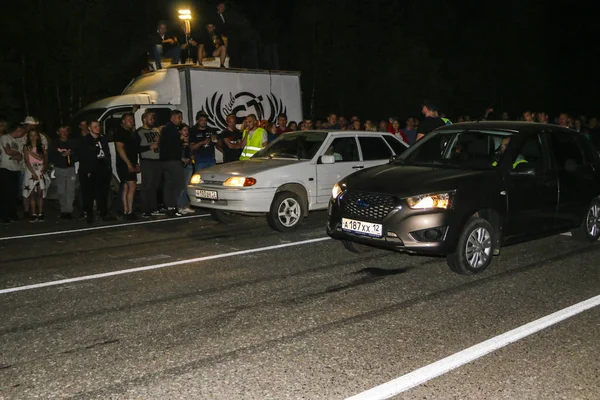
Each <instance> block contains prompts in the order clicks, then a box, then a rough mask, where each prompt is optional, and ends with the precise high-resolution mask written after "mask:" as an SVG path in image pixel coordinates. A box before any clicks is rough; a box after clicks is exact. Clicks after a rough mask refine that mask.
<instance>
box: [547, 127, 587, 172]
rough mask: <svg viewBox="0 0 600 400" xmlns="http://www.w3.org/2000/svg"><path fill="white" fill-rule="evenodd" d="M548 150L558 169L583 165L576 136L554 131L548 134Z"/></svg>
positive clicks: (581, 153)
mask: <svg viewBox="0 0 600 400" xmlns="http://www.w3.org/2000/svg"><path fill="white" fill-rule="evenodd" d="M549 139H550V149H551V152H552V155H553V156H554V160H555V161H556V164H557V167H558V169H565V167H566V166H567V165H568V164H573V163H574V165H583V164H584V158H583V152H582V150H581V147H580V145H579V143H578V141H577V137H576V135H573V134H571V133H567V132H561V131H554V132H551V133H550V134H549Z"/></svg>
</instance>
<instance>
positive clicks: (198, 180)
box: [190, 174, 202, 185]
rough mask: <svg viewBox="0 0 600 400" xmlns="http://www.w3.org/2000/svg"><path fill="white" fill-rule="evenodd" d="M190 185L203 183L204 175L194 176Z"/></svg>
mask: <svg viewBox="0 0 600 400" xmlns="http://www.w3.org/2000/svg"><path fill="white" fill-rule="evenodd" d="M190 183H191V184H192V185H197V184H199V183H202V175H200V174H194V175H192V179H190Z"/></svg>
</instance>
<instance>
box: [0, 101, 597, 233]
mask: <svg viewBox="0 0 600 400" xmlns="http://www.w3.org/2000/svg"><path fill="white" fill-rule="evenodd" d="M136 109H137V108H136V107H134V109H133V110H132V112H130V113H125V114H124V115H123V116H122V118H121V125H120V127H119V128H118V130H117V132H115V134H114V151H111V146H110V145H109V143H108V141H107V138H106V136H105V135H103V133H102V132H101V126H100V123H99V122H98V121H95V120H93V121H81V123H80V124H79V131H78V132H76V134H75V135H73V136H76V137H73V138H72V137H71V136H72V135H71V131H70V128H69V127H68V126H61V127H59V128H58V130H57V132H56V138H55V139H54V140H50V139H49V137H48V136H47V135H46V134H44V133H43V132H42V130H41V124H40V122H39V121H37V120H36V119H35V118H33V117H27V118H25V120H24V121H23V122H21V123H19V124H16V125H14V126H13V127H10V126H9V125H8V123H7V121H5V120H2V119H0V187H1V188H2V191H1V192H0V221H1V222H13V221H19V220H26V221H31V222H40V221H44V219H45V216H44V205H45V203H46V202H47V200H46V196H47V193H48V190H49V189H50V188H52V187H53V186H54V191H55V192H56V195H57V196H56V197H57V200H58V207H59V208H60V218H62V219H72V218H74V215H73V212H74V206H75V205H77V209H78V211H79V212H78V215H77V217H78V218H80V219H85V220H87V222H88V223H94V221H96V220H103V221H110V220H115V219H116V218H117V217H118V218H119V219H122V220H135V219H137V218H138V214H140V215H141V217H143V218H154V217H160V216H165V215H167V216H173V217H177V216H182V215H185V214H190V213H194V210H193V209H192V208H190V202H189V198H188V195H187V192H186V190H185V188H186V183H187V182H189V180H190V178H191V176H192V174H193V173H194V172H195V171H199V170H202V169H204V168H208V167H210V166H213V165H215V164H216V162H217V161H216V157H215V150H216V151H218V152H221V153H222V156H223V157H222V158H223V162H225V163H227V162H233V161H237V160H247V159H249V158H250V157H252V156H253V155H254V154H255V153H256V152H257V151H259V150H260V149H261V148H264V147H266V146H267V145H268V143H269V142H271V141H273V140H275V139H276V138H277V137H278V136H279V135H281V134H284V133H286V132H291V131H296V130H299V131H306V130H314V129H324V130H362V131H373V132H389V133H392V134H393V135H396V136H397V137H398V138H399V139H401V140H403V141H405V142H406V143H407V144H408V145H412V144H414V143H415V142H416V141H418V140H419V139H420V138H421V137H422V136H424V135H426V134H427V133H429V132H430V131H432V130H434V129H436V128H437V127H439V126H443V125H448V124H451V123H453V121H451V120H450V119H449V118H447V116H446V115H444V114H443V113H440V112H439V109H438V108H437V107H436V106H435V105H434V104H431V103H428V102H425V104H424V106H423V109H422V114H423V115H422V116H419V117H417V116H410V117H408V118H405V119H403V120H400V119H399V118H396V117H390V118H387V119H381V120H369V119H366V120H364V121H363V120H362V119H361V118H360V117H359V116H356V115H353V116H351V117H350V118H345V117H344V116H338V115H337V114H334V113H331V114H329V115H328V116H327V118H325V119H316V120H314V121H313V119H312V118H305V119H303V120H302V121H288V118H287V116H286V115H285V114H281V115H279V116H278V118H277V121H276V122H270V121H266V120H262V121H261V120H258V119H257V118H256V116H255V115H253V114H250V115H248V116H247V117H246V118H245V119H244V121H243V123H242V124H238V119H237V117H236V116H235V115H229V116H228V117H227V127H226V128H225V129H224V130H222V131H221V132H218V131H217V130H216V129H214V128H212V127H210V126H209V125H208V116H207V115H206V114H205V113H204V112H202V111H200V112H198V113H197V114H196V124H195V125H194V126H192V127H190V126H188V125H187V124H184V123H183V122H182V113H181V112H180V111H178V110H173V111H172V112H171V116H170V120H169V121H168V122H167V123H166V124H165V125H163V126H156V124H155V116H154V114H153V113H152V112H149V111H147V112H145V113H144V114H143V115H142V123H141V126H139V127H137V129H136V126H135V121H134V112H135V111H136ZM490 113H493V110H492V109H488V110H486V112H485V113H484V115H483V116H480V117H478V118H471V117H470V116H468V115H463V116H458V117H457V118H456V121H454V122H468V121H472V120H482V119H501V120H506V121H508V120H511V118H510V117H509V115H508V114H507V113H502V114H501V115H499V117H498V118H492V117H490ZM516 120H521V121H526V122H532V123H533V122H540V123H554V124H556V125H559V126H562V127H568V128H570V129H574V130H576V131H579V132H586V133H589V134H590V135H592V136H594V137H600V135H599V133H600V127H599V126H598V119H597V118H595V117H592V118H586V117H585V116H579V117H572V116H571V115H569V114H568V113H560V114H559V115H557V116H556V118H554V119H553V120H550V119H549V116H548V114H547V113H545V112H532V111H525V112H523V113H522V114H521V115H519V116H518V118H516ZM113 153H114V154H113ZM113 157H114V158H115V163H113V162H112V160H113ZM113 164H114V165H115V166H116V168H115V169H116V170H115V171H113V169H112V168H113V167H112V165H113ZM77 167H78V168H77ZM50 172H51V173H52V179H51V177H50ZM114 175H116V176H118V178H119V180H118V181H119V182H120V188H119V191H118V197H117V198H116V199H114V198H112V197H111V196H113V195H114V194H115V193H114V192H115V191H114V187H113V188H112V190H111V182H113V181H114ZM139 178H141V181H142V182H143V184H142V187H141V189H140V190H138V187H137V182H138V181H139ZM77 187H79V191H77ZM138 193H139V206H138V202H136V201H135V199H136V198H137V197H136V196H137V194H138ZM114 200H116V201H114ZM111 204H112V210H111V207H109V205H111ZM94 211H95V213H94ZM136 211H137V213H136ZM114 214H116V216H115V215H114Z"/></svg>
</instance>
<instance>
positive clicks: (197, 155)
mask: <svg viewBox="0 0 600 400" xmlns="http://www.w3.org/2000/svg"><path fill="white" fill-rule="evenodd" d="M189 140H190V151H191V153H192V157H193V160H194V169H195V170H196V171H198V170H201V169H204V168H208V167H211V166H213V165H215V164H216V163H217V161H216V159H215V143H216V142H217V130H216V129H214V128H211V127H209V126H208V115H207V114H206V113H205V112H203V111H198V113H197V114H196V125H194V126H193V127H192V128H191V129H190V139H189Z"/></svg>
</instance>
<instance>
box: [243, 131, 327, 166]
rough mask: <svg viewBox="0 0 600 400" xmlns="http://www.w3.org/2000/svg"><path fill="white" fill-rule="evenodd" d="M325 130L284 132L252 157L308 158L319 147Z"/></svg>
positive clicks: (325, 135)
mask: <svg viewBox="0 0 600 400" xmlns="http://www.w3.org/2000/svg"><path fill="white" fill-rule="evenodd" d="M326 137H327V132H290V133H284V134H282V135H281V136H279V137H278V138H277V139H275V140H274V141H273V142H271V143H270V144H269V145H268V146H267V147H265V148H264V149H262V150H260V151H259V152H258V153H256V154H255V155H254V158H295V159H298V160H310V159H312V158H313V157H314V156H315V154H316V153H317V151H319V149H320V148H321V145H322V144H323V141H325V138H326Z"/></svg>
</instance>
